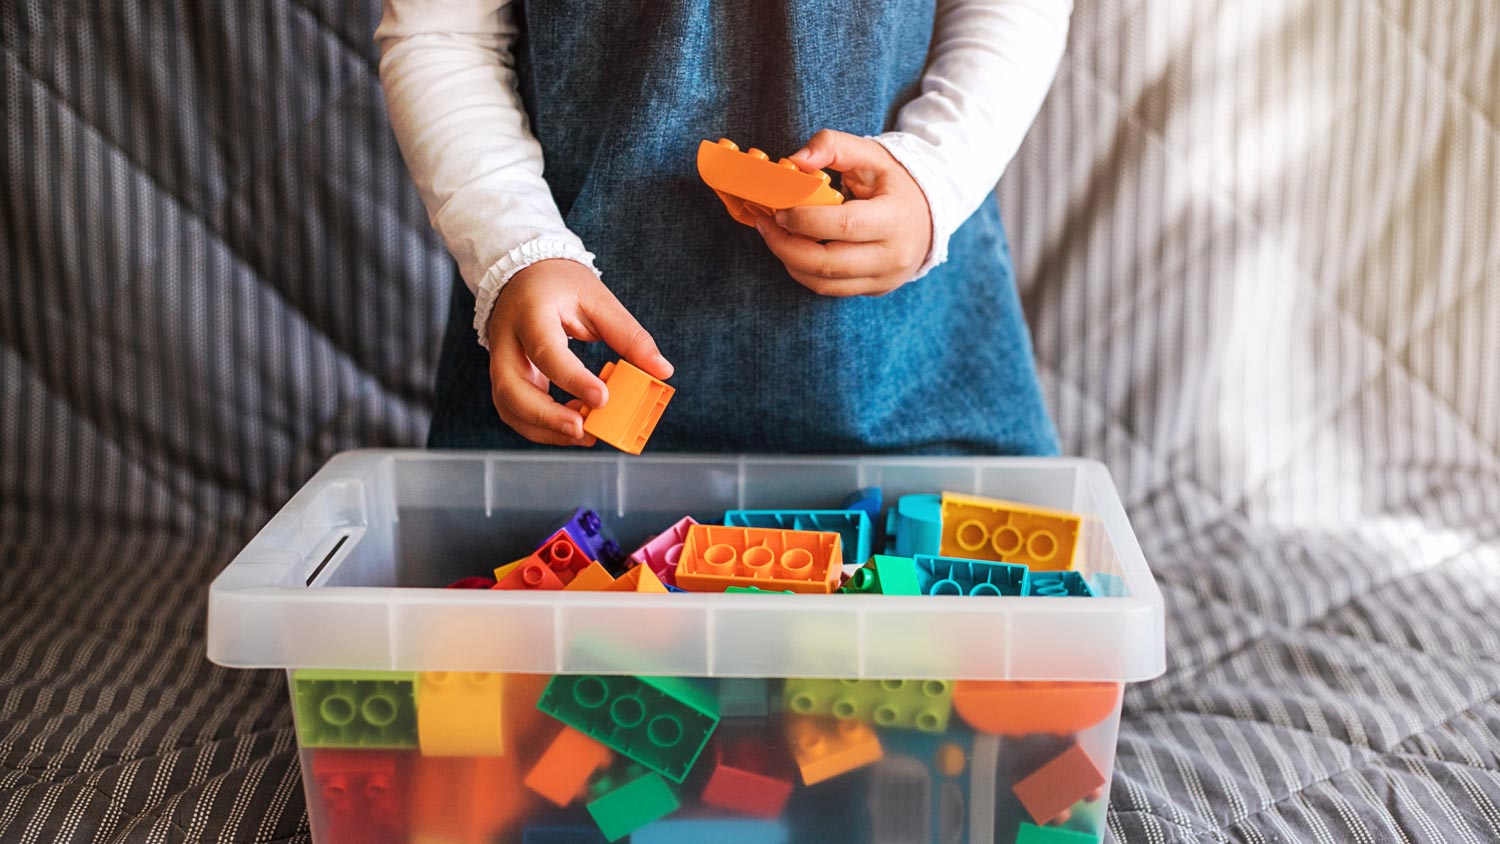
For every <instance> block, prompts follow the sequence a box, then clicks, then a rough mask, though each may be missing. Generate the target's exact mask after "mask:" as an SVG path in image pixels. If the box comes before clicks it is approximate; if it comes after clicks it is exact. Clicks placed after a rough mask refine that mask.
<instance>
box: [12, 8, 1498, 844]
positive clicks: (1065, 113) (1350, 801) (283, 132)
mask: <svg viewBox="0 0 1500 844" xmlns="http://www.w3.org/2000/svg"><path fill="white" fill-rule="evenodd" d="M377 11H378V10H377V9H376V7H375V4H374V3H373V2H372V0H342V2H334V0H303V1H302V2H299V3H292V2H287V1H286V0H262V2H253V1H252V0H224V2H219V3H174V2H168V0H141V2H135V3H99V2H92V3H90V2H75V3H56V2H44V0H15V2H8V3H4V4H0V92H3V93H0V126H3V133H4V135H3V137H4V143H3V145H0V273H3V278H4V283H3V285H0V841H4V842H12V841H15V842H37V844H50V842H84V841H111V842H136V841H143V842H145V841H150V842H176V841H230V842H251V841H259V842H270V841H288V842H305V841H307V840H308V839H307V821H306V818H305V812H304V803H303V799H302V793H301V784H300V778H299V773H298V769H297V764H296V758H295V755H294V748H293V738H292V733H291V728H290V723H291V722H290V715H289V712H288V710H287V706H286V702H285V689H284V684H283V681H282V679H281V677H280V675H278V674H276V673H271V672H231V671H224V670H220V669H217V668H214V667H212V666H210V665H208V664H207V663H206V661H205V660H204V659H203V657H202V633H203V623H204V622H203V615H204V603H203V598H204V587H205V585H206V583H207V582H208V580H209V579H210V578H211V577H212V576H213V575H214V574H215V573H216V572H217V570H218V569H219V568H220V567H222V565H223V564H224V563H225V562H226V561H227V560H228V558H229V557H230V556H231V555H232V554H233V552H234V550H235V549H236V548H237V547H238V546H239V544H240V543H242V542H243V541H244V539H245V538H246V537H247V536H248V535H249V533H250V532H252V531H253V530H254V529H255V528H256V526H258V525H259V524H261V523H262V522H263V521H264V520H265V519H266V518H267V516H268V515H269V514H270V513H271V512H273V511H274V510H275V508H276V507H277V506H278V505H279V503H280V502H281V501H283V500H285V499H286V497H287V496H288V495H289V494H290V493H291V492H292V491H293V490H295V489H296V488H297V486H298V485H299V484H300V483H301V481H302V480H303V479H304V478H306V477H307V476H308V474H310V473H311V472H312V471H313V470H314V469H315V468H316V467H317V466H318V465H320V464H321V463H322V462H323V461H324V460H326V459H327V457H328V456H329V455H331V454H332V453H334V452H336V451H338V450H341V449H344V448H349V447H354V446H359V445H399V444H408V445H410V444H418V443H420V442H421V440H422V437H423V433H424V430H425V427H426V422H427V415H426V413H427V410H426V408H427V407H428V405H429V402H430V398H431V396H430V389H431V388H430V378H431V371H432V366H433V362H434V354H435V350H436V348H437V340H438V338H437V333H438V331H439V328H440V324H441V321H442V316H443V309H444V307H445V305H444V303H443V302H442V301H441V300H442V297H443V295H444V294H445V293H446V290H447V284H448V283H449V278H450V275H449V269H448V264H447V262H446V259H445V258H444V256H443V254H442V252H441V250H440V248H439V247H438V245H437V243H436V241H435V240H434V239H433V238H432V237H431V236H430V235H429V233H428V232H427V228H426V223H425V217H424V214H423V212H422V209H421V207H420V205H419V204H418V203H417V201H416V199H415V197H414V195H413V192H412V190H411V189H410V187H409V185H408V183H407V181H406V177H405V174H404V172H403V170H402V168H401V163H400V159H399V155H398V154H397V151H396V150H395V148H394V145H393V143H392V141H391V138H390V135H389V132H388V131H387V129H386V128H385V126H384V116H383V114H382V111H381V107H380V100H379V92H378V90H377V87H376V84H375V81H374V72H373V71H374V51H373V48H372V46H371V43H370V37H369V36H370V33H371V32H372V31H373V27H374V19H375V15H376V13H377ZM1072 37H1073V45H1072V49H1071V51H1070V53H1069V56H1068V58H1067V59H1066V60H1065V65H1064V67H1063V69H1062V72H1061V75H1060V78H1059V80H1058V83H1057V87H1056V90H1055V92H1054V95H1053V97H1052V98H1051V100H1050V101H1049V103H1048V106H1047V108H1046V110H1045V112H1044V114H1043V116H1042V117H1041V119H1040V121H1039V123H1038V125H1037V128H1036V129H1035V131H1034V132H1033V133H1032V136H1031V137H1030V139H1029V140H1028V143H1027V146H1026V147H1025V149H1024V150H1023V152H1022V155H1021V157H1020V159H1018V161H1017V163H1016V165H1015V166H1014V167H1013V168H1012V170H1011V173H1010V175H1009V176H1007V178H1006V181H1005V182H1004V184H1003V185H1002V189H1001V201H1002V205H1003V207H1004V210H1005V211H1006V212H1007V220H1008V223H1009V229H1010V231H1011V233H1012V236H1013V239H1014V244H1013V245H1014V249H1015V252H1016V256H1017V261H1018V265H1019V270H1020V275H1021V277H1022V278H1023V280H1024V281H1025V289H1024V291H1023V295H1024V297H1025V300H1026V304H1027V307H1028V311H1029V313H1030V315H1031V318H1032V324H1033V326H1034V328H1035V332H1036V343H1037V351H1038V356H1039V359H1040V362H1041V366H1042V367H1043V374H1044V377H1045V382H1046V386H1047V390H1048V397H1049V400H1050V402H1051V405H1052V407H1053V409H1054V412H1055V413H1056V415H1057V420H1058V423H1059V428H1060V429H1061V432H1062V434H1063V436H1064V438H1065V447H1066V450H1067V451H1069V452H1071V453H1079V454H1085V455H1089V456H1095V457H1099V458H1101V459H1103V460H1105V461H1107V462H1108V463H1109V464H1110V466H1111V467H1112V469H1113V470H1114V472H1115V473H1116V478H1117V480H1118V481H1119V482H1120V484H1121V485H1122V489H1123V492H1124V494H1125V496H1126V499H1127V504H1128V506H1129V508H1130V511H1131V515H1132V518H1133V520H1134V522H1135V526H1136V528H1137V532H1138V533H1139V534H1140V536H1141V537H1142V540H1143V542H1144V544H1145V546H1146V551H1147V554H1148V556H1149V558H1150V559H1151V561H1152V563H1153V565H1154V566H1155V568H1156V570H1157V572H1158V576H1159V578H1160V579H1161V580H1162V582H1163V586H1164V588H1165V591H1166V594H1167V596H1168V602H1169V603H1168V610H1169V627H1168V632H1169V656H1170V660H1171V669H1170V671H1169V672H1168V674H1167V676H1165V677H1163V678H1162V679H1160V680H1158V681H1156V682H1152V683H1148V684H1143V685H1140V686H1137V687H1133V688H1132V689H1131V691H1130V693H1129V694H1128V696H1127V704H1126V705H1127V712H1126V719H1125V724H1124V727H1123V730H1122V735H1121V743H1120V753H1119V760H1118V771H1117V775H1116V778H1115V783H1114V788H1113V792H1112V794H1111V812H1110V816H1109V828H1110V831H1111V833H1112V835H1113V836H1114V837H1115V838H1116V839H1118V840H1120V841H1129V842H1136V841H1141V842H1155V843H1156V844H1166V843H1167V842H1199V841H1203V842H1230V841H1234V842H1238V841H1247V842H1284V841H1314V842H1350V841H1356V842H1387V841H1396V842H1494V841H1500V660H1497V658H1496V654H1500V626H1497V624H1496V619H1497V618H1500V331H1497V330H1496V327H1497V326H1500V208H1497V205H1500V128H1497V127H1500V9H1497V7H1496V6H1495V5H1494V3H1493V2H1492V0H1343V2H1332V3H1330V2H1318V0H1240V1H1239V2H1228V0H1224V1H1223V2H1213V1H1212V0H1133V1H1132V2H1107V3H1106V2H1100V3H1089V2H1086V1H1085V0H1080V3H1079V8H1078V10H1077V12H1076V14H1075V19H1074V32H1073V36H1072Z"/></svg>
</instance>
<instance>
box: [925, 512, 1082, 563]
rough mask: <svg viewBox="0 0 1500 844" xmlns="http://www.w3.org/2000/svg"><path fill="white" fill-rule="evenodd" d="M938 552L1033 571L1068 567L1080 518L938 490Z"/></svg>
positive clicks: (1071, 561) (1080, 529)
mask: <svg viewBox="0 0 1500 844" xmlns="http://www.w3.org/2000/svg"><path fill="white" fill-rule="evenodd" d="M942 516H943V534H942V540H941V543H940V551H939V553H940V554H942V555H943V556H944V557H958V558H960V559H966V560H993V561H996V562H1003V563H1019V564H1021V565H1024V566H1029V567H1031V569H1032V570H1034V571H1065V570H1067V569H1071V568H1073V565H1074V557H1075V556H1076V555H1077V553H1078V535H1079V533H1080V532H1081V531H1082V529H1083V518H1082V517H1081V516H1078V515H1076V514H1074V513H1068V512H1065V511H1063V510H1049V509H1047V508H1045V507H1036V506H1032V505H1028V504H1017V503H1015V502H1013V501H1001V500H999V499H996V498H981V497H979V496H977V495H959V494H958V493H954V492H945V493H943V504H942Z"/></svg>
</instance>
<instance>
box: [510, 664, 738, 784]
mask: <svg viewBox="0 0 1500 844" xmlns="http://www.w3.org/2000/svg"><path fill="white" fill-rule="evenodd" d="M536 706H537V708H538V709H540V710H542V711H543V712H545V713H547V714H548V715H551V716H552V717H553V718H556V719H557V720H559V721H561V722H563V723H564V724H567V725H568V726H570V727H572V728H573V729H575V730H578V731H579V732H581V733H583V734H584V735H587V736H589V737H590V738H593V739H594V740H595V741H598V742H600V743H601V744H603V745H605V746H606V747H609V748H610V749H612V750H614V751H616V752H618V753H620V754H622V755H624V756H626V757H627V758H630V759H633V760H635V761H636V762H639V763H640V764H642V765H644V766H646V767H647V768H649V769H651V770H653V771H656V772H657V773H659V774H661V775H662V776H664V777H666V778H667V779H669V780H671V781H672V782H676V783H680V782H682V781H683V779H685V778H686V777H687V775H688V771H690V770H692V767H693V763H695V762H697V761H698V756H699V755H700V754H702V753H703V748H704V746H705V745H707V744H708V737H709V736H710V735H712V734H713V731H714V728H715V727H717V726H718V724H719V700H718V698H717V697H716V696H714V695H713V694H712V693H710V692H709V691H707V690H706V689H704V688H703V687H702V686H699V685H697V684H694V683H690V682H688V681H686V680H683V679H681V678H677V677H627V676H603V675H596V674H560V675H558V676H556V677H553V678H552V680H551V681H550V682H548V683H547V688H546V689H544V690H543V691H542V696H541V698H540V699H539V700H538V701H537V704H536Z"/></svg>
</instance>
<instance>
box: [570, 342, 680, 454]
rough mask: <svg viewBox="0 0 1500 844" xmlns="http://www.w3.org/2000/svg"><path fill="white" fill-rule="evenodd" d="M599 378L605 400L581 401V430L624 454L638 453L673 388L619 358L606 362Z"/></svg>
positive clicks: (659, 417)
mask: <svg viewBox="0 0 1500 844" xmlns="http://www.w3.org/2000/svg"><path fill="white" fill-rule="evenodd" d="M599 378H600V380H602V381H603V382H604V384H605V386H606V387H608V388H609V401H607V402H605V403H604V406H603V407H595V408H591V407H589V406H587V405H584V407H583V409H582V411H581V413H582V414H583V430H584V432H585V433H589V434H593V435H594V436H596V437H598V438H599V439H600V440H602V441H604V442H607V443H609V444H610V445H612V446H614V447H615V448H618V449H619V450H621V451H623V452H625V453H627V454H640V453H641V449H643V448H645V447H646V440H649V439H651V432H652V431H654V430H656V423H657V422H659V421H661V414H662V411H664V410H666V409H667V402H669V401H671V400H672V394H673V393H675V392H677V390H676V388H674V387H669V386H667V384H666V382H664V381H659V380H657V379H655V378H652V377H651V376H650V375H647V374H646V373H644V372H642V371H641V370H639V369H637V368H636V367H634V366H631V365H630V364H629V363H627V362H626V361H623V360H622V361H616V362H613V363H606V364H605V365H604V368H603V369H601V370H599Z"/></svg>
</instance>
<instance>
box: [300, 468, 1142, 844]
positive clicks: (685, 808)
mask: <svg viewBox="0 0 1500 844" xmlns="http://www.w3.org/2000/svg"><path fill="white" fill-rule="evenodd" d="M882 516H884V518H883V519H882ZM700 517H701V516H700ZM710 521H712V520H710ZM718 521H719V522H721V523H717V524H715V523H708V522H700V521H698V520H697V519H695V518H693V517H691V516H682V517H680V518H677V519H675V520H670V521H669V522H668V523H667V524H663V525H661V528H660V530H661V532H660V533H659V534H656V535H653V536H648V537H645V538H644V540H643V541H641V542H639V543H636V544H635V550H634V551H632V552H630V553H628V554H627V553H625V551H624V548H625V547H629V546H622V545H621V544H620V543H619V541H618V540H617V539H616V536H615V533H614V532H613V531H612V530H611V529H610V526H609V525H608V524H607V523H606V521H605V519H604V518H603V517H602V516H601V515H600V513H599V512H597V511H596V510H593V509H590V508H587V507H580V508H578V509H576V510H574V511H573V512H571V513H568V514H565V515H563V516H561V517H560V518H559V520H558V521H557V522H556V523H555V524H554V526H553V527H552V528H551V529H549V530H546V531H544V532H542V533H541V541H540V542H539V543H538V544H537V545H536V546H535V547H533V548H531V549H530V550H529V551H526V550H525V549H524V548H518V549H514V551H513V553H515V552H520V551H525V553H524V554H523V555H522V556H520V557H518V558H516V559H514V560H512V561H511V562H507V563H504V564H503V565H499V566H497V567H496V568H495V569H494V571H493V572H491V573H490V574H487V575H484V576H470V577H465V578H463V579H462V580H459V581H456V582H455V583H453V584H451V587H452V588H487V589H492V590H505V591H512V592H552V591H596V592H611V591H614V592H649V593H655V594H658V595H661V596H663V598H665V599H666V600H678V599H676V598H667V597H666V596H667V595H668V594H669V593H674V592H676V593H683V592H707V593H727V594H730V595H731V596H733V595H759V594H773V595H777V596H778V597H777V600H795V596H797V595H801V594H825V595H826V594H833V593H837V594H847V595H851V596H860V595H863V596H875V595H881V596H884V595H891V596H907V597H937V598H941V599H951V598H953V597H1000V596H1004V597H1012V598H1018V599H1024V600H1030V599H1033V598H1053V599H1072V598H1080V597H1083V598H1090V597H1094V596H1095V595H1096V594H1099V592H1098V590H1097V589H1096V588H1095V587H1094V586H1093V585H1091V582H1090V578H1089V577H1087V576H1086V575H1085V573H1084V572H1082V571H1079V570H1078V569H1077V568H1076V566H1077V564H1078V563H1079V557H1080V554H1079V549H1078V546H1079V539H1080V536H1081V535H1082V529H1083V525H1082V519H1081V518H1080V517H1078V516H1076V515H1074V514H1071V513H1065V512H1061V511H1055V510H1046V509H1042V508H1038V507H1034V506H1029V505H1020V504H1016V503H1013V502H1007V501H1002V500H998V499H989V498H979V497H976V496H973V495H960V494H955V493H940V494H930V495H928V494H923V495H904V496H900V497H899V498H897V499H896V500H895V501H894V502H892V503H891V505H890V506H889V507H888V508H887V507H885V506H884V504H883V501H882V494H881V491H880V490H879V489H863V490H858V491H856V492H855V493H853V494H851V495H850V497H849V498H848V499H847V500H846V501H844V502H843V503H842V506H840V507H837V508H833V509H808V510H730V511H728V512H726V513H725V514H724V515H723V517H722V519H720V520H718ZM882 527H883V528H884V534H885V535H884V536H880V535H879V530H880V529H881V528H882ZM878 550H883V551H884V553H873V552H876V551H878ZM501 559H502V560H503V559H505V558H504V557H502V558H501ZM490 575H493V576H490ZM788 596H790V597H788ZM868 599H869V598H868V597H866V598H865V600H868ZM725 600H747V601H755V600H765V599H763V598H758V597H751V598H737V597H731V598H726V599H725ZM291 686H292V694H293V702H294V711H295V714H296V723H297V732H298V738H299V741H300V743H301V746H302V748H303V751H304V754H305V755H304V760H305V761H306V762H308V763H309V768H308V770H309V772H310V775H311V776H312V777H313V778H314V779H315V781H316V786H317V788H316V794H317V795H318V797H317V798H316V799H315V801H314V802H315V804H316V805H314V807H313V815H314V819H315V824H316V825H317V832H318V837H317V841H318V844H345V843H346V842H356V841H358V842H370V841H376V842H379V841H391V842H397V841H402V842H404V841H424V842H437V844H442V843H443V842H449V841H451V842H460V841H467V840H486V841H516V842H530V843H531V844H577V843H579V842H591V843H592V842H601V841H602V842H617V841H622V840H626V839H627V838H628V839H630V840H632V841H635V842H637V844H656V842H668V841H683V840H702V841H715V842H728V844H788V842H797V841H846V840H847V841H851V842H853V841H859V842H864V841H869V842H879V841H886V840H894V839H892V838H891V837H890V836H891V835H893V834H895V831H902V830H904V831H903V832H901V836H902V837H901V840H903V841H904V840H913V839H911V836H913V835H915V836H916V838H915V839H914V840H926V838H925V837H926V835H927V831H930V832H931V836H930V839H931V840H934V841H937V840H945V841H946V840H966V839H968V838H970V837H971V836H970V835H969V833H968V832H967V830H968V829H969V827H970V826H972V825H975V824H981V825H985V826H991V827H993V829H991V830H988V831H983V834H980V831H978V830H977V829H976V831H975V834H974V835H973V836H972V838H973V839H974V840H979V839H983V840H995V841H1025V842H1032V844H1047V843H1048V842H1054V844H1064V842H1090V841H1098V840H1099V837H1100V836H1101V835H1102V827H1101V826H1100V823H1099V811H1097V809H1095V808H1094V807H1096V806H1097V805H1098V803H1097V801H1098V800H1099V798H1100V797H1101V795H1102V793H1103V789H1104V787H1105V786H1106V784H1107V781H1106V776H1105V774H1104V772H1103V771H1104V770H1107V763H1108V760H1095V759H1094V758H1093V757H1092V756H1091V754H1090V751H1089V750H1088V749H1087V747H1088V743H1087V742H1086V741H1084V740H1083V738H1084V736H1083V734H1084V732H1085V731H1087V730H1089V729H1090V728H1091V727H1094V726H1095V725H1098V724H1101V723H1103V722H1105V721H1107V720H1108V719H1110V718H1111V717H1112V716H1116V715H1117V713H1118V711H1119V703H1120V694H1121V686H1120V684H1117V683H1108V682H1099V683H1083V682H1067V683H1062V682H1016V681H972V680H959V681H950V680H933V679H921V680H903V679H895V678H892V679H821V678H720V679H708V678H677V677H657V676H634V675H631V674H628V673H618V674H608V673H606V674H586V675H585V674H568V675H557V676H553V677H535V676H531V675H500V674H486V673H463V672H390V671H385V672H362V671H340V670H327V669H299V670H297V671H295V672H294V673H293V674H292V677H291ZM1101 761H1102V762H1103V763H1104V764H1103V765H1101ZM830 789H834V791H830ZM501 794H503V795H504V797H503V799H497V798H496V795H501ZM834 794H840V795H843V794H849V795H852V797H851V798H849V799H847V800H844V802H843V803H841V804H840V805H845V804H848V805H847V810H846V815H847V816H845V815H840V816H838V817H833V816H827V815H826V813H820V812H818V811H812V810H809V809H804V810H801V811H799V809H798V806H799V800H801V801H805V804H806V805H807V806H811V807H819V806H823V805H824V804H825V802H827V801H830V800H832V799H833V798H832V797H830V796H829V795H834ZM801 795H806V797H802V796H801ZM841 799H842V798H841ZM893 830H894V831H893Z"/></svg>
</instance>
